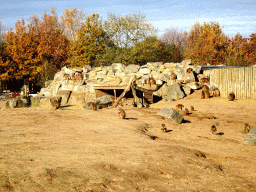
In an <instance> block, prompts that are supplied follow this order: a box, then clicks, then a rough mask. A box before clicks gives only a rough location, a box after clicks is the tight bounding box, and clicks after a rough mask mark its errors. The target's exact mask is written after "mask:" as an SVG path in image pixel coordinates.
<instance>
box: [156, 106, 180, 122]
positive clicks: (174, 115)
mask: <svg viewBox="0 0 256 192" xmlns="http://www.w3.org/2000/svg"><path fill="white" fill-rule="evenodd" d="M157 115H161V116H162V117H164V118H168V119H171V120H173V121H174V122H176V123H181V122H182V121H183V116H182V115H181V114H180V113H179V112H177V111H176V110H175V109H168V108H163V109H161V110H160V111H159V112H158V113H157Z"/></svg>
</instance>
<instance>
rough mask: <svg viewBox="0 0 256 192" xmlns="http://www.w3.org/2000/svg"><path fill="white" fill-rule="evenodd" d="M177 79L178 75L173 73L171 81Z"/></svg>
mask: <svg viewBox="0 0 256 192" xmlns="http://www.w3.org/2000/svg"><path fill="white" fill-rule="evenodd" d="M175 79H177V75H176V74H175V73H173V72H172V74H171V80H175Z"/></svg>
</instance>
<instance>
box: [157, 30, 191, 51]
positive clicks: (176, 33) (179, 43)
mask: <svg viewBox="0 0 256 192" xmlns="http://www.w3.org/2000/svg"><path fill="white" fill-rule="evenodd" d="M160 40H161V41H162V42H163V43H164V44H165V45H172V44H174V45H175V46H176V47H177V48H178V50H179V52H180V55H181V56H182V55H183V53H184V49H185V47H184V45H185V40H186V33H185V32H183V31H182V30H178V28H174V27H169V28H166V29H165V30H164V33H163V34H162V35H161V37H160Z"/></svg>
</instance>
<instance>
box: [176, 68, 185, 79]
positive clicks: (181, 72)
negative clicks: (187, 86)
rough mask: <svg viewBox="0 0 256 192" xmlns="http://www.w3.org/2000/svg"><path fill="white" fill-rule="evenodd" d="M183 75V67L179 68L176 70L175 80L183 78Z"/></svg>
mask: <svg viewBox="0 0 256 192" xmlns="http://www.w3.org/2000/svg"><path fill="white" fill-rule="evenodd" d="M184 75H185V70H184V69H183V68H179V69H178V72H177V80H183V77H184Z"/></svg>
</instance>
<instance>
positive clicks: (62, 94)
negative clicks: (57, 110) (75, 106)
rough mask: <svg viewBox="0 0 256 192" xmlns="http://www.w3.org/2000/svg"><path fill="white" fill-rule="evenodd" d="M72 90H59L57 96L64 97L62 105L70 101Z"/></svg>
mask: <svg viewBox="0 0 256 192" xmlns="http://www.w3.org/2000/svg"><path fill="white" fill-rule="evenodd" d="M70 94H71V91H70V90H60V91H58V92H57V94H56V96H60V97H62V99H61V105H66V104H67V103H68V99H69V97H70Z"/></svg>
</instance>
